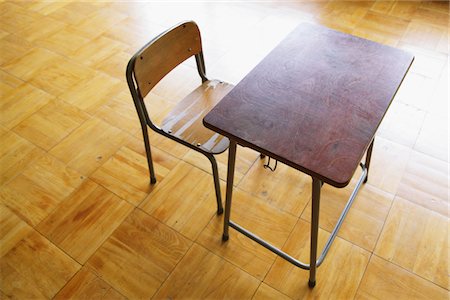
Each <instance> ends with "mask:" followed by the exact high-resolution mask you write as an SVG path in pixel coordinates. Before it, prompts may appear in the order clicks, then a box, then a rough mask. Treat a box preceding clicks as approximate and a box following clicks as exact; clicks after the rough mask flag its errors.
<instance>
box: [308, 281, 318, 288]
mask: <svg viewBox="0 0 450 300" xmlns="http://www.w3.org/2000/svg"><path fill="white" fill-rule="evenodd" d="M308 286H309V287H310V288H313V287H315V286H316V281H311V280H309V281H308Z"/></svg>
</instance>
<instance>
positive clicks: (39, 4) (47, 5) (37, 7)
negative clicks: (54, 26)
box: [25, 1, 69, 15]
mask: <svg viewBox="0 0 450 300" xmlns="http://www.w3.org/2000/svg"><path fill="white" fill-rule="evenodd" d="M25 3H27V4H28V5H27V9H29V10H32V11H35V12H39V13H40V14H43V15H48V14H50V13H52V12H53V11H55V10H57V9H59V8H61V7H64V6H66V5H67V4H69V2H62V1H61V2H60V1H56V2H47V1H36V2H34V1H33V2H31V1H30V2H25Z"/></svg>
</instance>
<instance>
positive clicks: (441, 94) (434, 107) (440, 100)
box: [428, 65, 450, 118]
mask: <svg viewBox="0 0 450 300" xmlns="http://www.w3.org/2000/svg"><path fill="white" fill-rule="evenodd" d="M449 82H450V81H449V67H448V65H447V67H445V68H444V70H443V71H442V74H441V77H440V78H439V81H438V83H437V86H436V88H435V90H434V93H433V94H432V97H431V98H432V99H431V101H430V102H431V103H430V107H429V109H428V112H429V113H430V114H432V115H438V116H440V117H444V118H448V116H449V101H448V99H449V93H450V92H449V88H448V87H449V84H448V83H449Z"/></svg>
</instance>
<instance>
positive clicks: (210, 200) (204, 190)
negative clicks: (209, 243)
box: [140, 161, 224, 240]
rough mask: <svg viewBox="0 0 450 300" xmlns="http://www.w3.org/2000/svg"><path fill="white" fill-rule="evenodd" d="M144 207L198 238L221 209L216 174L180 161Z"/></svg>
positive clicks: (143, 203) (184, 232)
mask: <svg viewBox="0 0 450 300" xmlns="http://www.w3.org/2000/svg"><path fill="white" fill-rule="evenodd" d="M222 191H224V188H223V186H222ZM140 208H141V209H142V210H144V211H145V212H147V213H149V214H150V215H152V216H153V217H155V218H156V219H158V220H160V221H161V222H163V223H164V224H166V225H169V226H170V227H172V228H174V229H175V230H176V231H178V232H180V233H182V234H183V235H185V236H186V237H188V238H190V239H191V240H195V239H196V238H197V236H198V235H199V234H200V232H201V231H202V230H203V229H204V228H205V227H206V225H207V224H208V222H209V221H210V220H211V218H212V217H213V216H215V213H216V211H217V204H216V194H215V191H214V184H213V177H212V176H211V175H210V174H208V173H206V172H204V171H202V170H200V169H198V168H196V167H193V166H191V165H189V164H187V163H185V162H183V161H180V162H179V163H178V164H177V166H176V167H175V168H173V169H172V170H171V171H170V173H169V174H168V175H167V176H166V177H165V178H164V180H163V181H162V182H161V183H160V184H159V185H158V186H156V187H155V189H154V190H153V191H152V193H151V194H150V195H149V196H148V197H147V198H146V199H145V200H144V201H143V202H142V204H141V205H140Z"/></svg>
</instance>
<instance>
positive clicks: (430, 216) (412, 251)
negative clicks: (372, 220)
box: [375, 197, 450, 289]
mask: <svg viewBox="0 0 450 300" xmlns="http://www.w3.org/2000/svg"><path fill="white" fill-rule="evenodd" d="M449 225H450V223H449V220H448V218H445V217H443V216H442V215H439V214H437V213H434V212H431V211H429V210H426V209H423V208H421V207H420V206H417V205H415V204H413V203H411V202H409V201H406V200H403V199H401V198H399V197H397V198H396V199H395V201H394V205H393V207H392V209H391V211H390V213H389V218H388V219H387V221H386V225H385V226H384V228H383V232H382V234H381V237H380V240H379V241H378V243H377V248H376V249H375V253H376V254H377V255H378V256H380V257H382V258H384V259H386V260H387V261H390V262H393V263H395V264H397V265H399V266H401V267H403V268H405V269H407V270H409V271H411V272H413V273H415V274H417V275H419V276H421V277H423V278H426V279H428V280H430V281H432V282H434V283H436V284H438V285H440V286H441V287H443V288H446V289H448V288H449V287H450V283H449V278H448V268H447V267H448V264H449V261H448V253H449V244H448V233H449V232H448V228H449Z"/></svg>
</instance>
